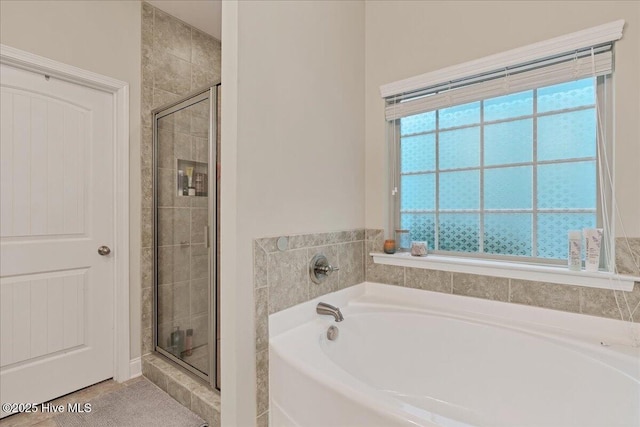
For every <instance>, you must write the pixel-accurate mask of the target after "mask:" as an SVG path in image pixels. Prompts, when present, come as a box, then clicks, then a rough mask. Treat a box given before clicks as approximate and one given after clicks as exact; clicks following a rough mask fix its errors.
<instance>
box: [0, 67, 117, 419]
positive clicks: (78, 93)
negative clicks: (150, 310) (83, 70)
mask: <svg viewBox="0 0 640 427" xmlns="http://www.w3.org/2000/svg"><path fill="white" fill-rule="evenodd" d="M0 67H1V68H0V85H1V91H2V92H1V96H0V101H1V111H0V128H1V131H0V132H1V135H0V143H1V144H0V145H1V152H0V162H1V163H0V175H1V177H0V179H1V182H0V184H1V185H0V210H1V218H0V291H1V293H0V398H1V400H2V403H26V402H30V403H41V402H44V401H47V400H50V399H53V398H55V397H58V396H61V395H63V394H66V393H70V392H72V391H75V390H78V389H80V388H82V387H86V386H88V385H91V384H94V383H96V382H99V381H102V380H105V379H107V378H111V377H112V376H113V373H114V336H113V335H114V332H113V325H114V314H113V313H114V310H113V304H114V259H113V253H111V254H109V255H100V254H99V253H98V248H99V247H100V246H103V245H104V246H107V247H111V245H112V242H113V239H114V189H113V181H114V179H113V178H114V175H113V174H114V171H113V164H114V163H113V162H114V135H113V121H114V105H113V104H114V102H113V96H112V95H111V94H108V93H106V92H101V91H99V90H96V89H91V88H87V87H84V86H80V85H77V84H74V83H69V82H66V81H62V80H58V79H54V78H46V77H45V76H44V75H42V74H37V73H32V72H30V71H25V70H21V69H17V68H14V67H11V66H8V65H5V64H2V65H0ZM103 252H104V251H103ZM6 415H7V414H6V413H2V416H6Z"/></svg>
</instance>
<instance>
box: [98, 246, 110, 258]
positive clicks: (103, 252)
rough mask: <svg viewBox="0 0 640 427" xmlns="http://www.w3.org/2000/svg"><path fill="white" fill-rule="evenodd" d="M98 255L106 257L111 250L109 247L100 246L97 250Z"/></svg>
mask: <svg viewBox="0 0 640 427" xmlns="http://www.w3.org/2000/svg"><path fill="white" fill-rule="evenodd" d="M98 253H99V254H100V255H102V256H106V255H109V254H110V253H111V249H109V246H100V247H99V248H98Z"/></svg>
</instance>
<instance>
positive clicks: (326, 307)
mask: <svg viewBox="0 0 640 427" xmlns="http://www.w3.org/2000/svg"><path fill="white" fill-rule="evenodd" d="M316 313H318V314H328V315H329V316H333V318H334V319H335V321H336V322H342V321H343V320H344V317H342V313H341V312H340V309H339V308H338V307H335V306H333V305H331V304H327V303H326V302H319V303H318V306H317V307H316Z"/></svg>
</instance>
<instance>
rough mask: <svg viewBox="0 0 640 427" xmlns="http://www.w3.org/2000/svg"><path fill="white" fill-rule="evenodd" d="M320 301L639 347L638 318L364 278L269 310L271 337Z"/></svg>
mask: <svg viewBox="0 0 640 427" xmlns="http://www.w3.org/2000/svg"><path fill="white" fill-rule="evenodd" d="M320 301H322V302H327V303H329V304H332V305H335V306H337V307H345V306H347V305H348V304H350V303H351V304H352V305H353V304H370V305H375V306H377V307H379V308H381V309H382V308H387V309H391V310H393V309H398V308H399V307H400V308H407V309H413V310H419V311H427V312H432V313H436V314H437V313H439V314H443V315H451V314H453V315H455V316H456V317H458V316H460V317H463V318H470V319H477V320H479V321H481V322H482V323H489V324H495V325H496V326H499V325H501V324H502V325H503V327H506V326H504V324H503V322H504V321H508V322H510V323H509V324H508V327H511V326H513V327H514V329H518V330H521V329H526V330H531V331H534V332H536V333H539V334H545V333H548V334H550V335H554V336H558V337H562V338H567V339H571V340H572V341H579V342H587V343H593V342H594V340H595V341H597V342H604V343H606V344H607V345H609V346H614V345H620V347H621V348H620V351H622V352H624V353H627V354H630V355H637V354H638V348H639V347H640V323H633V322H630V321H623V320H616V319H608V318H604V317H597V316H592V315H588V314H582V313H572V312H566V311H560V310H554V309H549V308H543V307H535V306H528V305H523V304H516V303H510V302H503V301H494V300H487V299H482V298H475V297H469V296H463V295H454V294H447V293H442V292H434V291H428V290H422V289H415V288H406V287H400V286H395V285H386V284H382V283H375V282H362V283H360V284H357V285H354V286H351V287H349V288H345V289H342V290H339V291H336V292H332V293H329V294H326V295H323V296H320V297H317V298H314V299H312V300H310V301H307V302H304V303H301V304H298V305H295V306H293V307H289V308H287V309H284V310H281V311H279V312H276V313H273V314H270V315H269V339H272V338H274V337H276V336H278V335H281V334H283V333H285V332H287V331H289V330H291V329H294V328H296V327H298V326H300V325H302V324H304V323H307V322H310V321H312V320H314V319H317V318H319V317H320V318H322V317H325V316H319V315H318V314H316V312H315V306H316V305H317V304H318V302H320Z"/></svg>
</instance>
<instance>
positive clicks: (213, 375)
mask: <svg viewBox="0 0 640 427" xmlns="http://www.w3.org/2000/svg"><path fill="white" fill-rule="evenodd" d="M219 87H220V83H219V82H218V83H215V84H213V85H212V86H208V87H206V88H202V89H200V90H197V91H195V92H192V93H190V94H188V95H185V96H184V97H182V98H181V99H180V100H178V101H175V102H172V103H170V104H166V105H163V106H161V107H158V108H156V109H154V110H152V111H151V117H152V120H153V147H152V148H153V164H152V172H153V267H154V268H153V348H154V351H156V352H157V353H160V354H162V355H163V356H165V357H166V358H168V359H170V360H171V361H172V362H174V363H176V364H177V365H179V366H180V367H182V368H184V369H186V370H187V371H189V372H190V373H192V374H194V375H196V376H198V377H199V378H201V379H203V380H204V381H206V382H207V383H208V384H209V385H210V386H211V387H212V388H217V387H216V384H217V383H218V378H217V364H218V363H219V362H218V360H217V354H218V353H217V346H218V341H217V336H216V335H217V329H218V328H217V326H218V325H217V313H216V307H217V306H216V304H217V287H218V283H217V270H218V265H217V261H216V258H217V252H218V247H217V246H218V240H217V223H218V216H217V191H216V190H217V184H218V176H217V166H216V162H217V154H216V149H217V144H218V141H217V121H216V120H214V118H216V117H217V115H218V110H217V107H218V106H217V102H218V88H219ZM206 99H209V138H208V140H209V141H208V143H209V157H208V165H207V173H208V176H209V177H210V179H209V183H208V189H207V191H208V194H209V200H208V206H207V212H208V214H207V216H208V218H207V224H208V227H209V232H208V235H207V242H205V244H206V245H207V247H208V249H209V256H208V264H209V268H208V271H209V286H208V306H209V307H208V318H209V321H208V326H209V333H208V347H209V360H208V362H209V375H206V374H205V373H203V372H202V371H200V370H198V369H197V368H195V367H194V366H192V365H190V364H189V363H186V362H184V361H183V360H181V359H180V358H178V357H176V356H175V355H173V354H172V353H170V352H168V351H166V350H164V349H162V348H161V347H160V346H159V345H158V244H157V243H158V194H159V185H158V167H157V166H158V120H160V119H161V118H163V117H166V116H168V115H170V114H173V113H175V112H177V111H179V110H182V109H184V108H188V107H190V106H192V105H195V104H197V103H199V102H202V101H204V100H206ZM211 177H214V179H211ZM176 179H177V177H176ZM211 218H213V221H211V223H209V220H210V219H211Z"/></svg>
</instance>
